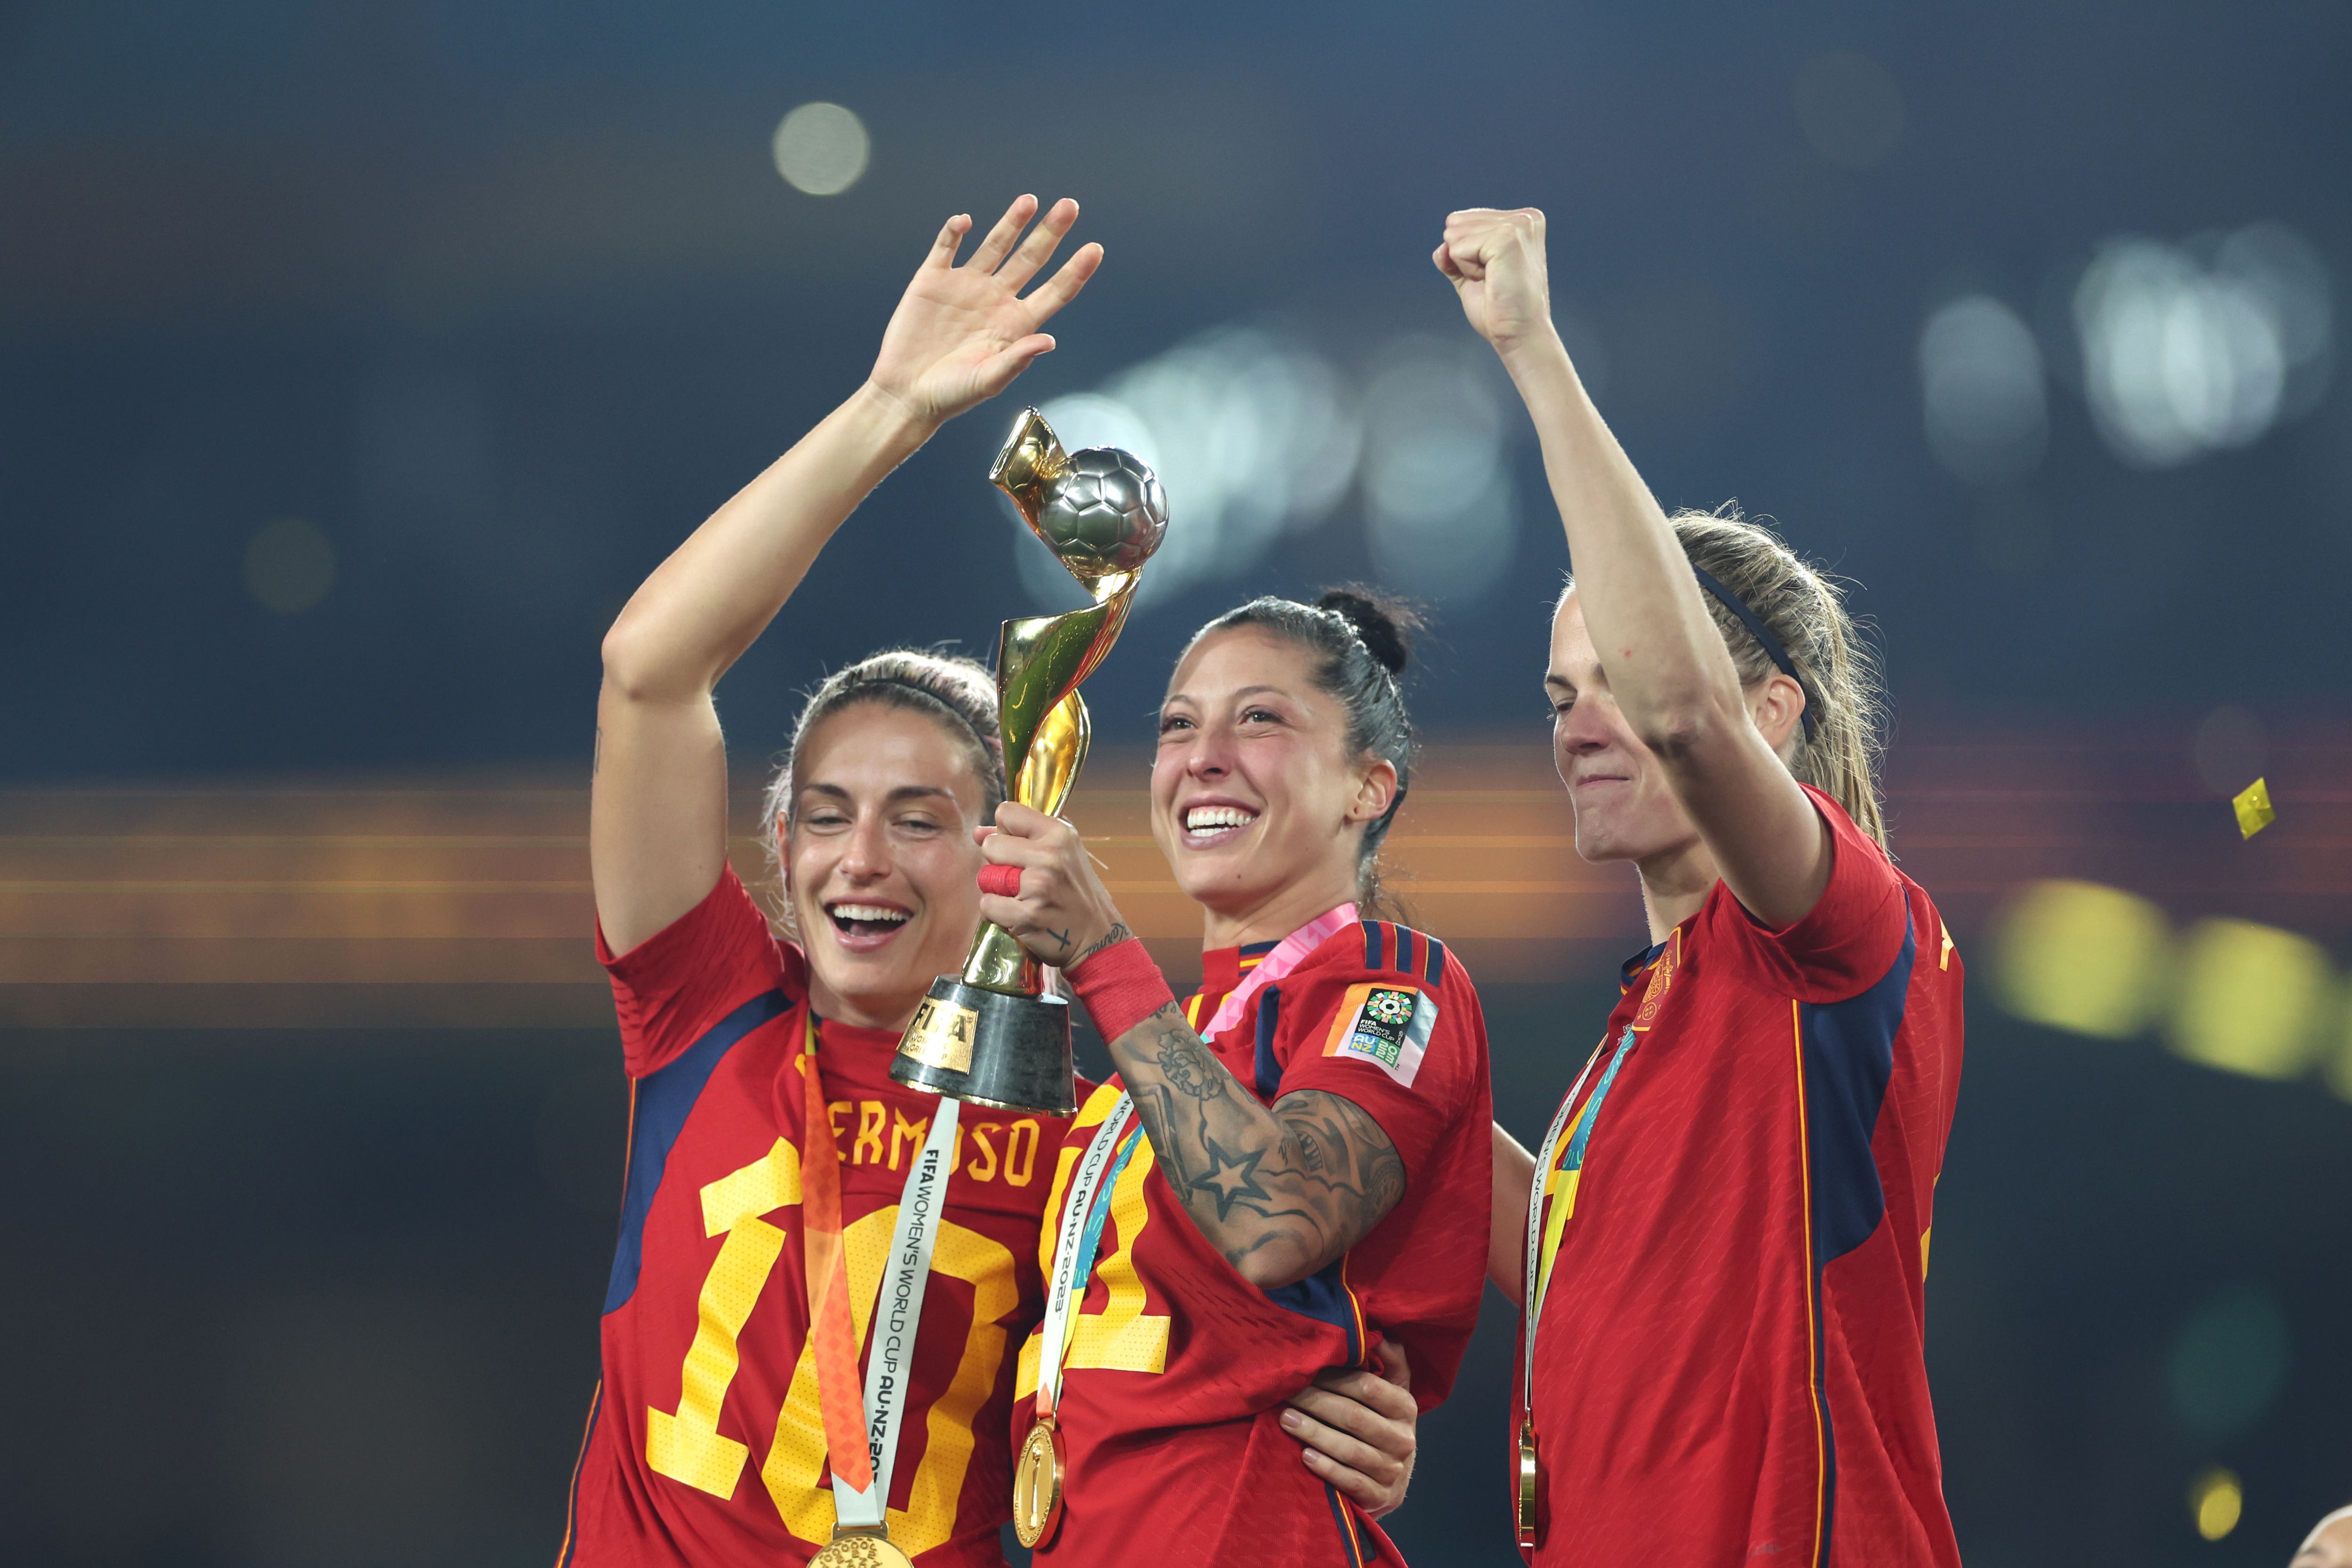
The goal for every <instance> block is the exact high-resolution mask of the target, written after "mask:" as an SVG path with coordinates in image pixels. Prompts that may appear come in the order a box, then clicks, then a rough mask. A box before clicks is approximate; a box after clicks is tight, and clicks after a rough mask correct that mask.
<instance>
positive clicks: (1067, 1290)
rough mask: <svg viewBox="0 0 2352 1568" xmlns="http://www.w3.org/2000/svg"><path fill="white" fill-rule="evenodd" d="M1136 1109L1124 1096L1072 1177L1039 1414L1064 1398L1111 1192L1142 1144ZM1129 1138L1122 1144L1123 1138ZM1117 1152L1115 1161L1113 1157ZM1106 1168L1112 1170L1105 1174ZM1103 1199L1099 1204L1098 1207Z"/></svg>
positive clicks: (1042, 1350) (1048, 1311)
mask: <svg viewBox="0 0 2352 1568" xmlns="http://www.w3.org/2000/svg"><path fill="white" fill-rule="evenodd" d="M1134 1104H1135V1101H1134V1098H1133V1096H1131V1095H1129V1094H1127V1093H1125V1092H1121V1093H1120V1095H1119V1097H1118V1100H1117V1101H1116V1102H1115V1103H1113V1104H1112V1106H1111V1108H1110V1114H1109V1115H1108V1116H1106V1117H1105V1118H1103V1124H1102V1126H1101V1128H1100V1129H1099V1130H1097V1132H1096V1134H1095V1136H1094V1141H1093V1142H1092V1143H1090V1144H1088V1145H1087V1152H1086V1155H1085V1157H1084V1158H1082V1159H1081V1160H1079V1162H1078V1168H1077V1169H1076V1171H1074V1172H1073V1173H1071V1176H1070V1190H1069V1193H1068V1195H1067V1196H1066V1197H1065V1198H1064V1199H1063V1202H1062V1223H1061V1228H1060V1230H1059V1232H1058V1233H1057V1234H1056V1235H1055V1239H1054V1280H1053V1284H1052V1287H1051V1288H1050V1289H1049V1290H1048V1291H1047V1292H1046V1296H1045V1327H1044V1331H1043V1333H1044V1337H1043V1339H1042V1341H1041V1342H1040V1343H1039V1345H1038V1347H1037V1414H1038V1416H1039V1417H1040V1418H1044V1417H1046V1416H1052V1415H1053V1414H1054V1406H1055V1405H1056V1404H1057V1403H1059V1401H1060V1399H1061V1396H1062V1357H1063V1355H1064V1354H1066V1352H1067V1351H1068V1349H1069V1344H1070V1338H1071V1336H1072V1335H1073V1334H1074V1333H1076V1332H1077V1326H1078V1325H1077V1315H1076V1310H1075V1309H1076V1306H1077V1304H1078V1302H1079V1301H1083V1300H1084V1299H1085V1298H1086V1293H1087V1281H1088V1280H1089V1279H1091V1278H1092V1277H1093V1275H1094V1271H1095V1253H1096V1251H1097V1249H1099V1248H1100V1247H1101V1246H1102V1233H1103V1222H1104V1221H1105V1220H1106V1219H1108V1218H1109V1217H1110V1189H1111V1188H1113V1187H1115V1186H1118V1178H1119V1174H1120V1173H1121V1172H1123V1171H1125V1170H1126V1169H1127V1162H1128V1161H1129V1160H1130V1159H1132V1158H1134V1156H1135V1146H1136V1145H1138V1144H1139V1143H1140V1142H1142V1140H1143V1124H1141V1123H1140V1122H1138V1123H1137V1124H1136V1125H1135V1126H1134V1128H1133V1129H1132V1130H1129V1127H1128V1125H1127V1123H1128V1118H1129V1113H1130V1112H1131V1111H1132V1109H1133V1107H1134ZM1121 1133H1126V1134H1127V1136H1126V1140H1125V1142H1124V1143H1122V1142H1121V1141H1120V1138H1119V1134H1121ZM1114 1149H1116V1150H1117V1158H1116V1159H1114V1158H1113V1157H1112V1151H1113V1150H1114ZM1106 1167H1108V1168H1107V1169H1106ZM1097 1195H1099V1201H1097Z"/></svg>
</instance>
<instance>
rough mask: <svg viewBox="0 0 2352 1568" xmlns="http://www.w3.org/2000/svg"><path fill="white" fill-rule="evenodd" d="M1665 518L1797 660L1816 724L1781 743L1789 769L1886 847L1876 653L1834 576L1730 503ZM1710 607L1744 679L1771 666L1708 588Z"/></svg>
mask: <svg viewBox="0 0 2352 1568" xmlns="http://www.w3.org/2000/svg"><path fill="white" fill-rule="evenodd" d="M1666 520H1667V521H1668V522H1669V523H1670V524H1672V525H1673V527H1674V530H1675V538H1676V539H1677V540H1678V541H1680V543H1681V545H1682V547H1683V553H1684V555H1685V556H1686V557H1688V558H1689V559H1690V562H1691V564H1692V565H1693V566H1695V567H1697V568H1698V569H1699V570H1702V571H1706V572H1708V573H1710V574H1711V575H1713V576H1714V577H1715V578H1716V579H1717V580H1719V581H1720V582H1721V583H1722V584H1723V586H1724V587H1726V588H1727V589H1729V590H1730V591H1732V592H1733V593H1735V594H1737V595H1738V596H1739V598H1740V599H1741V600H1742V601H1744V602H1745V603H1746V604H1747V605H1748V609H1750V610H1752V611H1754V612H1756V614H1757V616H1758V618H1759V619H1760V620H1761V621H1762V622H1764V624H1765V625H1767V626H1769V627H1770V628H1771V631H1772V634H1773V635H1774V636H1775V637H1778V638H1779V639H1780V643H1781V645H1782V646H1783V647H1785V648H1786V649H1787V650H1788V652H1789V658H1790V663H1792V664H1795V665H1796V666H1797V675H1798V682H1799V684H1800V685H1802V686H1803V687H1804V688H1805V701H1806V705H1807V710H1808V711H1809V712H1810V713H1811V715H1812V718H1813V728H1812V733H1811V735H1810V736H1808V735H1807V734H1806V733H1805V732H1804V729H1803V728H1802V727H1799V728H1798V729H1797V730H1796V731H1795V732H1794V733H1792V734H1791V735H1790V737H1789V746H1788V747H1784V748H1783V750H1782V756H1783V757H1784V758H1787V760H1788V763H1789V771H1790V773H1792V774H1794V775H1795V776H1796V778H1797V779H1798V781H1799V782H1800V783H1804V784H1811V785H1812V786H1813V787H1814V788H1815V789H1819V790H1821V791H1822V793H1823V794H1825V795H1827V796H1829V797H1830V798H1831V799H1832V800H1835V801H1836V802H1837V803H1838V804H1839V805H1841V806H1843V807H1844V808H1845V810H1846V814H1847V815H1848V816H1850V817H1852V818H1853V821H1854V826H1856V827H1858V828H1860V829H1861V830H1862V831H1864V832H1865V833H1868V834H1869V835H1870V836H1871V837H1872V838H1873V839H1875V840H1876V841H1878V844H1879V847H1880V848H1882V849H1884V848H1885V847H1886V819H1885V813H1884V812H1883V811H1881V810H1880V809H1879V801H1878V779H1877V772H1878V758H1879V755H1880V753H1881V751H1882V750H1883V749H1884V745H1885V742H1884V735H1883V731H1884V714H1885V706H1884V695H1883V691H1882V687H1881V685H1880V681H1879V673H1878V661H1877V658H1876V656H1875V655H1874V653H1873V651H1872V649H1871V648H1870V646H1869V644H1867V643H1864V641H1863V640H1862V638H1861V637H1860V635H1859V634H1858V632H1857V631H1856V628H1855V625H1854V622H1853V617H1852V616H1850V615H1848V614H1847V613H1846V609H1845V602H1844V599H1843V595H1842V594H1841V593H1840V591H1839V590H1838V586H1837V584H1836V583H1835V582H1833V581H1832V580H1831V579H1830V578H1829V577H1828V576H1827V575H1826V574H1824V573H1823V572H1822V571H1821V570H1820V569H1818V568H1817V567H1815V566H1813V565H1812V564H1811V562H1809V561H1805V560H1802V559H1799V558H1798V556H1797V554H1796V552H1795V551H1793V550H1791V549H1790V548H1789V547H1788V546H1787V545H1785V544H1783V543H1781V542H1780V538H1778V537H1777V536H1776V535H1774V534H1773V533H1772V532H1771V530H1770V529H1769V528H1764V527H1762V526H1761V525H1759V524H1757V523H1754V522H1750V521H1749V520H1748V518H1746V517H1742V516H1741V515H1740V512H1739V508H1738V506H1737V505H1736V504H1733V503H1729V502H1727V503H1726V504H1725V505H1724V506H1723V507H1722V508H1721V509H1719V510H1717V511H1714V512H1697V511H1682V512H1677V513H1675V515H1674V516H1673V517H1669V518H1667V519H1666ZM1706 607H1707V612H1708V614H1710V615H1711V616H1713V617H1714V619H1715V625H1716V630H1717V631H1718V632H1722V633H1723V641H1724V643H1725V645H1726V646H1727V647H1728V648H1729V649H1730V650H1731V663H1732V667H1733V668H1735V669H1737V670H1738V672H1739V683H1740V685H1743V686H1752V685H1755V684H1756V683H1757V682H1759V681H1761V680H1764V679H1766V678H1767V677H1769V676H1770V675H1771V674H1774V673H1775V666H1774V664H1773V663H1772V659H1771V655H1769V653H1766V652H1765V651H1764V648H1763V646H1762V645H1761V644H1760V643H1758V642H1757V640H1756V636H1755V633H1753V632H1750V631H1748V628H1747V627H1746V626H1744V625H1742V624H1741V623H1740V621H1739V617H1738V615H1737V614H1736V613H1734V612H1732V611H1731V610H1729V609H1727V608H1726V607H1725V606H1724V605H1722V604H1720V603H1717V601H1716V600H1715V599H1714V598H1713V597H1712V596H1709V597H1708V598H1707V601H1706Z"/></svg>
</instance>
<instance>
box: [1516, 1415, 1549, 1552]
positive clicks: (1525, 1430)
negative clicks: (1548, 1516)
mask: <svg viewBox="0 0 2352 1568" xmlns="http://www.w3.org/2000/svg"><path fill="white" fill-rule="evenodd" d="M1542 1474H1543V1468H1542V1467H1541V1466H1540V1465H1538V1463H1537V1462H1536V1424H1535V1423H1534V1422H1533V1421H1523V1422H1521V1423H1520V1424H1519V1544H1520V1545H1521V1546H1525V1547H1528V1548H1532V1547H1534V1545H1535V1543H1536V1497H1537V1494H1538V1492H1539V1491H1541V1490H1542V1486H1541V1480H1540V1478H1541V1477H1542Z"/></svg>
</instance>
